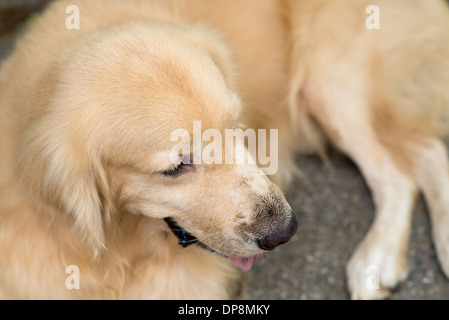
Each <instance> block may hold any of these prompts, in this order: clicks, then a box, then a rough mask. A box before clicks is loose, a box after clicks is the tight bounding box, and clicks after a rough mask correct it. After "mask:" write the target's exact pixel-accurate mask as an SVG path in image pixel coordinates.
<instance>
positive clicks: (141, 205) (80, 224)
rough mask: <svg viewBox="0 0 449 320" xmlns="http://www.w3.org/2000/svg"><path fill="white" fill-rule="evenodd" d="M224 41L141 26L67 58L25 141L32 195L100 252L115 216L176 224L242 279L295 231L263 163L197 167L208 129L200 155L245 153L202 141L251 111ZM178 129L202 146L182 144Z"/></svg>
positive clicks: (25, 173) (93, 40)
mask: <svg viewBox="0 0 449 320" xmlns="http://www.w3.org/2000/svg"><path fill="white" fill-rule="evenodd" d="M217 38H218V37H217V36H216V35H215V34H214V33H213V32H211V31H208V30H206V29H204V28H202V27H198V26H197V27H187V26H177V27H175V26H172V25H168V24H162V23H161V24H148V23H131V24H126V25H123V26H119V27H116V28H112V29H111V30H108V31H103V32H101V33H96V34H92V35H90V36H88V37H87V38H86V39H83V40H82V41H80V42H79V43H77V44H76V45H74V46H73V47H72V48H69V49H67V52H66V55H65V65H63V66H62V67H61V73H60V75H59V76H58V80H57V85H56V87H55V90H54V92H53V94H52V98H51V99H50V103H49V106H48V109H47V111H46V112H45V113H44V114H43V115H42V117H41V118H40V119H38V120H36V123H35V124H34V125H33V126H31V127H30V129H29V130H28V131H27V132H26V134H25V135H24V137H23V140H22V143H21V145H20V148H19V152H18V157H19V161H18V163H19V166H18V168H17V173H18V176H19V177H20V179H21V180H22V181H23V183H24V185H25V186H26V187H27V188H29V190H31V192H32V194H34V195H37V196H38V197H39V198H40V199H44V200H45V202H47V203H49V204H52V205H53V206H57V207H58V208H59V209H61V210H63V211H65V212H67V213H70V215H71V216H72V217H73V218H74V219H75V223H76V227H77V229H78V230H79V231H80V232H81V234H82V235H83V236H84V238H85V240H86V241H88V242H89V243H90V244H91V245H92V246H93V247H94V248H95V249H96V250H101V248H102V247H103V246H104V241H105V234H104V233H105V231H104V230H105V224H107V223H112V222H111V221H113V213H112V212H113V211H114V210H117V211H119V212H120V213H124V214H141V215H145V216H148V217H151V218H156V219H166V218H169V220H168V219H167V221H169V225H170V226H171V227H172V228H174V229H177V228H179V229H180V230H175V231H182V232H184V233H183V234H184V235H186V234H188V235H189V236H190V238H189V239H191V241H193V242H199V243H200V244H201V245H202V246H203V247H205V248H208V249H209V250H212V251H215V252H217V253H219V254H221V255H223V256H229V257H235V258H233V259H232V260H234V262H235V264H236V265H237V266H239V267H240V268H242V269H246V268H248V267H249V266H250V264H251V261H252V257H254V256H257V255H259V254H260V253H261V252H263V251H264V250H271V249H274V248H275V247H276V246H278V245H279V244H282V243H285V242H286V241H288V240H289V239H290V237H291V236H292V235H293V234H294V232H295V231H296V220H295V218H294V215H293V214H292V211H291V208H290V207H289V205H288V204H287V202H286V200H285V198H284V196H283V195H282V193H281V191H280V190H279V189H278V187H276V186H275V185H274V184H273V183H271V182H270V180H269V179H268V178H267V177H266V176H265V175H263V174H262V172H261V170H260V169H259V168H258V166H257V165H256V164H249V163H244V164H238V161H234V162H232V163H230V164H225V163H224V162H225V161H223V164H217V163H214V162H213V163H210V162H207V163H206V162H205V161H202V160H203V159H200V160H201V161H194V160H195V159H194V158H195V157H197V154H196V153H195V146H194V144H197V145H198V141H196V142H195V141H193V140H194V139H195V137H194V136H195V134H196V133H197V134H198V132H195V130H198V129H197V128H195V126H194V123H198V122H200V124H201V128H200V129H199V134H200V135H201V137H202V138H201V140H200V141H199V144H200V146H201V147H203V146H204V144H205V143H206V142H207V143H209V147H210V148H212V149H213V150H214V151H213V152H212V153H215V152H217V153H218V152H219V150H227V151H228V152H229V151H235V150H236V148H238V147H242V148H243V149H245V150H246V148H247V147H246V146H244V145H242V142H241V141H235V140H233V142H235V143H234V145H232V146H231V147H229V141H227V142H226V141H224V139H223V140H221V141H220V139H215V140H212V139H211V141H208V140H209V139H210V137H209V138H208V139H204V136H203V133H204V132H205V130H207V129H214V130H215V131H214V132H216V133H221V134H222V137H225V130H226V129H233V128H236V127H237V123H238V118H239V114H240V108H241V107H240V103H239V99H238V98H236V95H235V93H234V84H233V80H232V79H233V75H232V69H231V68H232V67H231V62H230V61H231V59H230V55H229V50H228V49H227V48H226V46H224V45H223V44H222V43H221V42H220V41H219V40H217ZM71 49H73V50H74V51H73V52H71ZM63 60H64V59H63ZM177 130H178V132H179V130H181V132H184V133H186V135H187V138H192V140H189V139H187V140H183V141H182V142H180V140H179V139H178V140H176V139H173V133H174V132H177ZM215 138H216V137H215ZM196 139H197V138H196ZM186 141H188V142H186ZM189 141H190V142H189ZM180 146H181V147H180ZM227 147H228V148H227ZM196 152H198V150H196ZM236 155H237V152H235V153H234V154H233V156H231V158H230V159H231V160H232V159H235V157H236ZM214 156H215V159H219V157H218V158H217V154H215V155H214ZM228 156H229V155H228ZM222 158H223V159H225V155H224V154H222ZM228 160H229V158H228Z"/></svg>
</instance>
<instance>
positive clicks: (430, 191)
mask: <svg viewBox="0 0 449 320" xmlns="http://www.w3.org/2000/svg"><path fill="white" fill-rule="evenodd" d="M415 152H416V155H417V156H416V157H415V167H414V169H415V171H414V173H415V178H416V180H417V182H418V185H419V187H420V189H421V190H422V191H423V193H424V197H425V199H426V202H427V206H428V208H429V211H430V217H431V221H432V234H433V241H434V244H435V249H436V252H437V256H438V259H439V261H440V264H441V268H442V269H443V271H444V273H445V274H446V276H447V277H449V161H448V156H447V151H446V147H445V145H444V144H443V142H442V141H440V140H438V139H430V138H429V139H426V140H425V141H423V143H422V144H419V145H417V146H416V150H415Z"/></svg>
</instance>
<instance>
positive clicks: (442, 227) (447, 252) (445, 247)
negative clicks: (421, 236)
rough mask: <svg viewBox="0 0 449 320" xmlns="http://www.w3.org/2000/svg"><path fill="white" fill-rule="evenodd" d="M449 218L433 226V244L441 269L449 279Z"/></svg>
mask: <svg viewBox="0 0 449 320" xmlns="http://www.w3.org/2000/svg"><path fill="white" fill-rule="evenodd" d="M448 230H449V217H447V218H445V219H443V220H442V221H439V222H438V223H434V224H433V230H432V234H433V242H434V245H435V250H436V253H437V257H438V261H439V262H440V265H441V269H442V270H443V272H444V274H445V275H446V277H447V278H449V232H448Z"/></svg>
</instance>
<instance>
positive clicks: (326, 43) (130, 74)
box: [0, 0, 449, 299]
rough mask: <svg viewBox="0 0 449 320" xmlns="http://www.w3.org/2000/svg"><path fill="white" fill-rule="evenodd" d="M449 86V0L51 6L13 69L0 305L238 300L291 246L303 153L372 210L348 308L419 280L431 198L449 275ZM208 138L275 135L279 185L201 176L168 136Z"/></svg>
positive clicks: (208, 170) (11, 61) (230, 170)
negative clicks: (419, 236) (266, 261)
mask: <svg viewBox="0 0 449 320" xmlns="http://www.w3.org/2000/svg"><path fill="white" fill-rule="evenodd" d="M373 5H374V8H373ZM370 8H371V9H372V10H374V11H370V10H371V9H370ZM376 10H377V12H376ZM376 13H377V21H376ZM76 14H78V15H79V21H78V25H77V24H76V19H77V18H76ZM71 15H74V16H71ZM72 18H73V19H74V20H73V21H72V20H70V19H72ZM370 19H374V20H373V21H374V22H375V23H374V27H372V26H373V25H372V24H370V23H368V22H370V21H371V20H370ZM70 22H74V23H73V24H70ZM371 22H372V21H371ZM376 23H377V25H376ZM447 87H449V10H448V8H447V6H446V4H445V3H444V1H443V0H396V1H388V0H377V1H366V0H339V1H330V0H245V1H243V0H214V1H210V0H127V1H123V0H108V1H106V0H81V1H66V0H63V1H57V2H54V3H52V4H51V5H50V6H49V7H48V8H47V9H46V11H45V12H44V13H43V14H42V15H41V16H40V17H39V18H38V19H37V21H35V22H34V25H33V26H32V27H31V29H30V30H28V32H27V33H26V34H25V35H24V36H23V37H22V39H21V40H20V41H19V42H18V44H17V46H16V49H15V52H14V53H13V54H12V55H11V56H10V57H9V58H8V59H7V60H6V62H4V64H3V65H2V68H1V71H0V139H1V141H0V148H1V149H0V170H1V171H0V298H27V299H54V298H59V299H71V298H75V299H76V298H78V299H92V298H95V299H107V298H112V299H113V298H121V299H136V298H149V299H226V298H233V297H237V296H239V295H241V294H242V288H241V283H240V279H239V275H240V271H238V268H239V269H242V270H248V269H250V268H251V265H252V263H253V261H254V260H255V259H256V258H258V257H259V256H260V255H261V254H262V253H263V252H266V251H269V250H272V249H274V248H276V247H277V246H279V245H281V244H283V243H285V242H287V241H288V240H289V239H290V238H291V237H292V236H293V234H294V233H295V231H296V220H295V216H294V214H293V213H292V211H291V208H290V206H289V205H288V204H287V202H286V200H285V198H284V196H283V194H282V192H281V189H280V187H279V186H278V185H280V186H282V187H287V186H288V182H289V181H290V180H291V179H292V177H293V176H294V175H295V173H297V171H298V170H297V169H296V168H295V166H294V161H293V159H294V155H295V154H296V153H297V152H315V153H318V154H320V155H322V156H323V157H325V149H326V146H327V144H328V143H330V144H332V145H333V146H334V147H336V148H338V149H339V150H341V151H343V152H344V153H345V154H346V155H348V156H349V157H350V158H351V159H352V160H353V161H354V162H355V163H356V164H357V166H358V167H359V168H360V170H361V172H362V174H363V175H364V177H365V179H366V182H367V184H368V186H369V187H370V190H371V192H372V194H373V198H374V202H375V205H376V218H375V221H374V223H373V225H372V227H371V229H370V230H369V232H368V234H367V235H366V237H365V239H364V240H363V241H362V242H361V243H360V245H359V246H358V248H357V249H356V251H355V253H354V254H353V256H352V258H351V260H350V261H349V263H348V265H347V280H348V287H349V291H350V293H351V297H352V298H354V299H375V298H385V297H387V296H388V295H389V289H390V288H392V287H394V286H396V285H397V284H398V283H400V282H401V281H403V280H404V279H405V278H406V276H407V272H408V269H407V263H406V253H407V245H408V238H409V234H410V223H411V213H412V209H413V204H414V199H415V197H416V195H417V193H418V192H419V191H421V192H423V194H424V196H425V198H426V201H427V204H428V207H429V211H430V216H431V220H432V226H433V238H434V243H435V247H436V250H437V254H438V258H439V260H440V263H441V266H442V269H443V270H444V272H445V273H446V274H447V275H449V232H448V231H447V230H449V171H448V159H447V154H446V148H445V146H444V144H443V143H442V141H441V140H440V139H441V137H443V136H444V135H445V134H447V131H448V130H447V119H448V116H449V114H448V112H447V111H448V110H449V90H447ZM196 122H200V123H201V133H203V134H204V133H205V132H206V130H216V132H219V133H223V136H225V132H226V130H229V129H237V128H250V129H254V130H269V129H276V130H278V131H279V139H278V141H275V142H272V141H271V140H270V141H268V139H266V141H265V140H263V139H262V142H263V143H265V144H270V146H271V145H273V144H276V146H277V150H278V155H279V168H278V170H277V172H276V174H275V175H272V176H270V177H268V176H266V175H264V171H263V169H264V168H263V167H262V166H261V165H260V162H261V161H260V160H259V159H256V160H259V165H257V164H255V162H249V161H247V162H245V163H239V162H238V161H234V162H235V163H234V162H233V163H231V164H221V163H215V162H213V163H210V162H208V163H206V162H199V163H198V162H192V161H191V160H192V158H193V157H195V154H192V153H190V152H179V150H178V147H179V143H177V141H173V139H171V136H172V134H173V132H175V131H176V130H184V131H185V132H187V133H188V136H189V137H190V136H194V135H195V127H194V123H196ZM206 141H210V140H207V139H204V137H203V143H204V142H206ZM213 143H214V144H215V146H216V147H222V146H223V145H224V144H226V142H224V143H223V141H219V140H217V141H215V140H214V141H213ZM200 144H201V142H200ZM236 144H237V146H235V148H237V147H239V146H240V147H241V148H243V149H244V150H246V151H249V146H248V144H243V143H242V142H241V141H240V145H239V142H237V143H236ZM184 147H186V148H182V149H181V150H189V148H188V147H190V144H188V145H187V146H186V145H184ZM201 147H202V146H201ZM232 148H234V146H233V147H232ZM232 148H231V150H233V149H232ZM194 149H195V148H194ZM214 150H215V149H214ZM270 150H271V148H270ZM236 154H237V152H236V153H235V154H234V155H233V157H234V158H235V157H236ZM214 155H215V154H214ZM215 156H216V155H215ZM224 157H225V155H223V158H224ZM249 157H250V156H248V158H249ZM256 162H257V161H256ZM269 178H270V179H269ZM191 244H192V245H191ZM226 258H229V259H226ZM298 259H301V257H298ZM231 262H232V263H231ZM236 267H237V268H236ZM372 267H375V268H376V270H378V271H379V285H378V286H370V285H368V281H367V270H371V269H372Z"/></svg>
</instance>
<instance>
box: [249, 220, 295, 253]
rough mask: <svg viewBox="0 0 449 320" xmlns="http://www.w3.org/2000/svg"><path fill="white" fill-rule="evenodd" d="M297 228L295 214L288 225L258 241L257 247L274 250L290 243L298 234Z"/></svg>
mask: <svg viewBox="0 0 449 320" xmlns="http://www.w3.org/2000/svg"><path fill="white" fill-rule="evenodd" d="M297 228H298V222H297V220H296V217H295V215H294V214H293V215H292V218H291V219H290V221H289V222H288V223H287V224H286V225H284V226H282V227H280V228H277V229H276V230H275V231H274V232H271V233H270V234H268V235H266V236H264V237H262V238H260V239H258V240H257V245H258V246H259V248H260V249H262V250H273V249H274V248H276V247H277V246H279V245H281V244H284V243H286V242H288V241H289V240H290V238H291V237H292V236H293V235H294V234H295V233H296V229H297Z"/></svg>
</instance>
